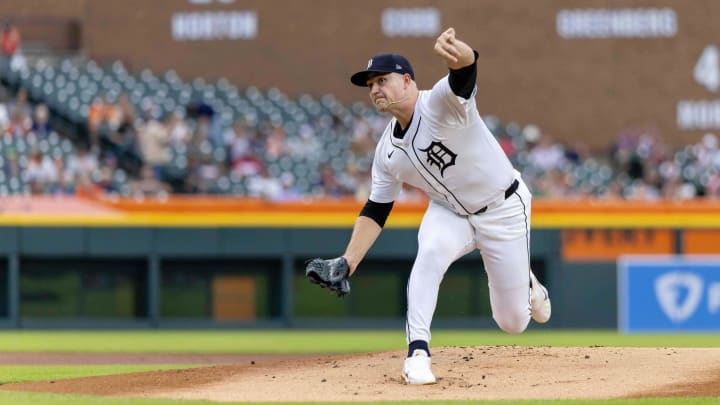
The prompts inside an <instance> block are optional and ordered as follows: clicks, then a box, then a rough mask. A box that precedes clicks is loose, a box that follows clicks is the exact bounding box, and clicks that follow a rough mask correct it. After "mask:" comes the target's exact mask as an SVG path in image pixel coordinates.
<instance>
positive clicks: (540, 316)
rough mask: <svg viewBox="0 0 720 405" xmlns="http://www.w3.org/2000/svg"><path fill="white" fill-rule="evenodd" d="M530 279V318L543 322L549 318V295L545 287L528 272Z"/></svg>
mask: <svg viewBox="0 0 720 405" xmlns="http://www.w3.org/2000/svg"><path fill="white" fill-rule="evenodd" d="M530 280H531V283H532V286H531V287H530V304H531V307H532V318H533V319H534V320H535V322H537V323H545V322H547V321H548V320H550V313H551V312H552V311H551V307H550V296H549V295H548V291H547V288H545V287H544V286H543V285H542V284H540V282H539V281H538V280H537V278H535V275H534V274H533V273H532V271H531V272H530Z"/></svg>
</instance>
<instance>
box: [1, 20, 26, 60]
mask: <svg viewBox="0 0 720 405" xmlns="http://www.w3.org/2000/svg"><path fill="white" fill-rule="evenodd" d="M20 42H21V37H20V30H19V29H18V28H17V26H16V25H15V23H14V22H13V20H12V19H11V18H5V19H4V21H3V23H2V33H0V52H1V53H2V55H1V56H0V71H1V70H5V69H8V68H12V69H13V70H15V69H18V68H19V67H21V66H22V65H24V59H23V57H22V55H21V54H20Z"/></svg>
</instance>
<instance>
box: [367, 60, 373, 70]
mask: <svg viewBox="0 0 720 405" xmlns="http://www.w3.org/2000/svg"><path fill="white" fill-rule="evenodd" d="M372 63H373V60H372V58H371V59H370V60H369V61H368V65H367V69H370V67H371V66H372Z"/></svg>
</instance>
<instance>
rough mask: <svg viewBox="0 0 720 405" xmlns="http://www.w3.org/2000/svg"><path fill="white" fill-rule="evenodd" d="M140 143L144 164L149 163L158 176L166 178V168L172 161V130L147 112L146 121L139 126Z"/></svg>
mask: <svg viewBox="0 0 720 405" xmlns="http://www.w3.org/2000/svg"><path fill="white" fill-rule="evenodd" d="M137 137H138V143H139V145H140V152H141V155H142V160H143V162H144V164H146V165H149V166H150V167H151V168H152V170H153V173H154V175H155V177H156V178H158V179H161V180H162V179H163V178H164V172H163V170H164V168H165V166H166V165H167V164H168V163H170V149H169V144H170V132H169V131H168V128H167V127H166V126H165V124H164V123H163V122H161V121H158V120H157V119H155V118H154V117H153V116H152V115H149V114H148V113H147V112H146V115H145V122H143V123H142V124H140V127H139V128H138V133H137Z"/></svg>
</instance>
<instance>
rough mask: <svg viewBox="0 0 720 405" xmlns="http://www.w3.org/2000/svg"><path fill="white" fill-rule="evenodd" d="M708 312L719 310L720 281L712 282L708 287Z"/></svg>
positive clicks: (711, 313) (713, 312) (712, 312)
mask: <svg viewBox="0 0 720 405" xmlns="http://www.w3.org/2000/svg"><path fill="white" fill-rule="evenodd" d="M708 312H709V313H710V315H713V314H715V313H716V312H720V283H712V284H710V287H708Z"/></svg>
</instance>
